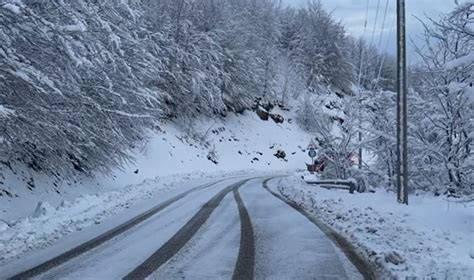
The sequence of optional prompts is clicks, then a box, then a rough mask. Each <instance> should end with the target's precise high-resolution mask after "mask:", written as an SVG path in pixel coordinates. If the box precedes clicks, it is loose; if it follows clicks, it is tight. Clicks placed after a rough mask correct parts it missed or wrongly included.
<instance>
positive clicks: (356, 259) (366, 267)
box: [263, 178, 377, 280]
mask: <svg viewBox="0 0 474 280" xmlns="http://www.w3.org/2000/svg"><path fill="white" fill-rule="evenodd" d="M272 179H275V178H269V179H266V180H265V181H263V188H264V189H266V190H267V191H268V192H269V193H270V194H271V195H273V196H274V197H276V198H278V199H279V200H281V201H283V202H284V203H286V204H287V205H288V206H290V207H291V208H293V209H294V210H296V211H297V212H298V213H300V214H301V215H303V216H304V217H306V218H307V219H308V220H309V221H310V222H311V223H313V224H314V225H316V226H317V227H318V228H319V229H320V230H321V231H322V232H323V233H324V234H325V235H326V236H327V237H328V238H329V239H330V240H331V241H332V242H333V243H334V244H336V245H337V247H339V248H340V249H341V251H342V252H343V253H344V254H345V255H346V257H347V258H348V259H349V260H350V261H351V262H352V264H353V265H354V266H355V267H356V268H357V270H358V271H359V273H360V274H362V276H363V277H364V279H367V280H372V279H377V277H376V276H375V275H376V272H375V271H374V269H373V268H372V267H371V266H370V264H369V263H368V262H367V261H366V260H365V259H364V258H363V257H361V256H359V255H358V254H357V253H356V251H355V249H354V248H353V246H352V245H351V243H350V242H349V241H348V240H347V239H346V238H345V237H343V236H342V235H340V234H338V233H337V232H335V231H333V230H332V229H331V228H329V227H328V226H327V225H325V224H323V223H322V222H321V221H319V220H317V219H316V218H315V217H314V216H312V215H311V214H309V213H308V212H306V211H305V209H303V207H301V206H300V205H298V204H297V203H295V202H293V201H290V200H288V199H286V198H285V197H284V196H282V195H281V194H279V193H276V192H274V191H273V190H271V189H270V188H269V187H268V182H269V181H270V180H272Z"/></svg>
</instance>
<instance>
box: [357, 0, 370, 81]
mask: <svg viewBox="0 0 474 280" xmlns="http://www.w3.org/2000/svg"><path fill="white" fill-rule="evenodd" d="M369 4H370V0H367V7H366V9H365V22H364V36H362V38H365V35H366V34H367V18H368V17H369ZM363 66H364V47H363V46H362V45H361V46H360V64H359V79H358V82H357V86H358V87H359V88H360V84H361V80H362V67H363Z"/></svg>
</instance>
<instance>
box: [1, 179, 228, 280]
mask: <svg viewBox="0 0 474 280" xmlns="http://www.w3.org/2000/svg"><path fill="white" fill-rule="evenodd" d="M229 179H232V178H225V179H221V180H218V181H215V182H212V183H206V184H203V185H199V186H197V187H194V188H192V189H190V190H188V191H185V192H183V193H181V194H178V195H176V196H174V197H172V198H170V199H168V200H166V201H164V202H162V203H160V204H158V205H157V206H155V207H153V208H151V209H150V210H148V211H146V212H144V213H142V214H140V215H138V216H135V217H134V218H132V219H131V220H129V221H127V222H125V223H122V224H120V225H119V226H117V227H115V228H113V229H111V230H109V231H107V232H105V233H103V234H101V235H99V236H97V237H95V238H93V239H91V240H89V241H87V242H85V243H83V244H81V245H79V246H77V247H75V248H73V249H71V250H69V251H66V252H64V253H62V254H61V255H59V256H56V257H54V258H52V259H50V260H48V261H46V262H44V263H41V264H39V265H36V266H34V267H32V268H30V269H28V270H26V271H23V272H20V273H18V274H16V275H14V276H11V277H9V278H8V279H12V280H13V279H14V280H16V279H28V278H32V277H35V276H37V275H40V274H42V273H44V272H46V271H48V270H50V269H52V268H54V267H57V266H59V265H61V264H63V263H65V262H67V261H69V260H71V259H73V258H75V257H77V256H79V255H82V254H84V253H86V252H87V251H90V250H92V249H94V248H96V247H98V246H100V245H102V244H103V243H105V242H107V241H108V240H110V239H112V238H114V237H116V236H118V235H120V234H122V233H124V232H126V231H127V230H129V229H131V228H132V227H134V226H136V225H138V224H140V223H142V222H143V221H145V220H147V219H148V218H150V217H151V216H153V215H155V214H157V213H158V212H160V211H162V210H163V209H165V208H167V207H168V206H170V205H171V204H173V203H175V202H176V201H178V200H180V199H182V198H184V197H186V196H187V195H189V194H190V193H193V192H196V191H199V190H203V189H206V188H209V187H211V186H214V185H216V184H218V183H220V182H223V181H225V180H229Z"/></svg>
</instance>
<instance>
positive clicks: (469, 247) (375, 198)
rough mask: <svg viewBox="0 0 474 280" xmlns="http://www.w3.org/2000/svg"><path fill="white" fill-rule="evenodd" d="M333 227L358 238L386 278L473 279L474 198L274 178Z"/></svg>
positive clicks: (291, 196) (292, 197)
mask: <svg viewBox="0 0 474 280" xmlns="http://www.w3.org/2000/svg"><path fill="white" fill-rule="evenodd" d="M272 184H273V185H277V186H278V189H279V190H280V192H281V193H282V194H283V195H284V196H285V197H287V198H288V199H290V200H293V201H295V202H297V203H299V204H301V205H303V206H304V208H305V209H307V210H308V211H309V212H312V213H314V215H316V216H317V217H318V218H319V219H320V220H322V221H323V222H324V223H326V224H327V225H329V226H330V227H331V228H332V229H333V230H335V231H337V232H339V233H340V234H342V235H343V236H345V237H346V238H347V239H348V240H349V241H351V242H353V243H354V245H355V247H356V248H357V250H358V251H359V252H360V253H361V254H362V255H364V256H365V257H366V258H367V259H368V260H369V261H370V262H371V263H373V264H374V265H376V267H378V268H379V269H380V270H381V271H382V273H384V274H386V276H385V277H396V278H400V279H405V278H406V277H417V279H426V278H432V277H433V278H436V279H472V277H473V275H474V256H473V252H474V203H471V204H460V203H454V202H449V201H447V200H446V199H444V198H441V197H433V196H431V195H419V196H412V197H410V205H409V206H405V205H400V204H398V203H397V202H396V195H395V194H393V193H387V192H385V191H381V192H378V193H363V194H349V193H348V192H347V191H342V190H326V189H322V188H319V187H317V186H314V185H308V184H306V183H305V182H303V181H302V180H301V179H300V178H298V177H296V176H295V177H289V178H284V179H281V180H279V181H278V182H277V181H273V182H270V185H272Z"/></svg>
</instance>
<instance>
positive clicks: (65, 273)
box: [0, 178, 370, 279]
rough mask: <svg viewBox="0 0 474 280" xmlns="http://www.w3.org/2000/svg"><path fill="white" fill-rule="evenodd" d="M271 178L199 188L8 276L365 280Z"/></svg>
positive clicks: (214, 183) (12, 277)
mask: <svg viewBox="0 0 474 280" xmlns="http://www.w3.org/2000/svg"><path fill="white" fill-rule="evenodd" d="M268 180H270V179H265V178H246V179H242V178H240V179H237V178H230V179H226V180H220V181H216V182H213V183H209V184H205V185H201V186H197V187H195V188H193V189H190V190H188V191H186V192H184V193H182V194H180V195H177V196H175V197H173V198H170V199H169V200H167V201H164V202H163V203H161V204H159V205H157V206H155V207H154V208H152V209H150V210H149V211H147V212H145V213H142V214H140V215H138V216H137V217H135V218H134V219H132V220H130V221H128V222H126V223H123V224H121V225H119V226H117V227H116V228H114V229H112V230H109V231H108V232H106V233H103V234H102V235H100V236H98V237H96V238H93V239H92V240H90V241H88V242H86V243H84V244H81V245H79V246H77V247H75V248H73V249H71V250H69V251H67V252H64V253H62V254H59V255H58V256H57V257H54V258H52V259H49V260H47V261H45V262H40V263H37V264H34V265H30V267H26V268H25V267H24V268H18V270H19V271H15V272H12V274H11V275H8V277H10V278H11V279H28V278H34V279H120V278H122V279H145V278H147V279H364V278H370V275H369V274H367V273H365V271H364V269H365V268H364V267H361V266H360V265H358V267H359V270H361V271H362V273H363V274H360V273H359V271H358V270H357V269H356V268H355V266H354V265H352V263H351V262H350V261H349V260H348V259H347V257H346V255H345V254H343V253H342V251H341V250H340V249H339V248H338V247H337V246H335V245H334V243H333V242H332V241H331V239H329V238H328V237H327V236H326V234H325V233H324V232H323V231H321V230H320V229H319V227H317V226H316V225H315V222H313V221H312V220H311V218H310V217H309V216H308V215H307V214H305V213H304V211H302V210H301V209H298V207H297V206H295V205H291V203H288V202H286V201H285V200H284V199H283V198H281V197H280V196H279V194H278V193H277V191H276V190H275V189H272V188H271V187H269V186H268V185H271V184H267V183H268ZM354 263H356V265H357V264H358V263H357V261H355V262H354ZM0 275H1V273H0ZM363 275H364V276H363ZM0 278H1V277H0Z"/></svg>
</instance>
